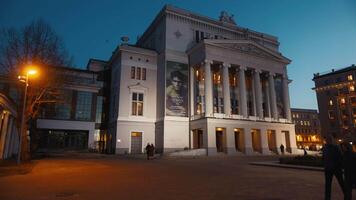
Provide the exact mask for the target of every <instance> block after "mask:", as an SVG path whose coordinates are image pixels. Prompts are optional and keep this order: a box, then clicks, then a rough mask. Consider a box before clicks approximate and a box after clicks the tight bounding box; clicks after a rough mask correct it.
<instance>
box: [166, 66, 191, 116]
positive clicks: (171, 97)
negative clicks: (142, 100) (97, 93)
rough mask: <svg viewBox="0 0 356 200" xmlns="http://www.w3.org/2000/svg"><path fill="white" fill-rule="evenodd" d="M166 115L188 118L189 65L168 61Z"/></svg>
mask: <svg viewBox="0 0 356 200" xmlns="http://www.w3.org/2000/svg"><path fill="white" fill-rule="evenodd" d="M166 115H167V116H180V117H187V116H188V65H187V64H183V63H178V62H172V61H167V65H166Z"/></svg>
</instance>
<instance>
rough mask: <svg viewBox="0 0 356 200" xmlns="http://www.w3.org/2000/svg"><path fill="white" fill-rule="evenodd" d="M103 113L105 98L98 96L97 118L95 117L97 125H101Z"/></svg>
mask: <svg viewBox="0 0 356 200" xmlns="http://www.w3.org/2000/svg"><path fill="white" fill-rule="evenodd" d="M102 113H103V97H102V96H97V98H96V117H95V122H96V123H101V118H102Z"/></svg>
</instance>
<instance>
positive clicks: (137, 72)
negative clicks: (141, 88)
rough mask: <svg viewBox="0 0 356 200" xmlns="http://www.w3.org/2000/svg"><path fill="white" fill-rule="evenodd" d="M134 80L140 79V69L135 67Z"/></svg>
mask: <svg viewBox="0 0 356 200" xmlns="http://www.w3.org/2000/svg"><path fill="white" fill-rule="evenodd" d="M136 79H137V80H140V79H141V67H137V69H136Z"/></svg>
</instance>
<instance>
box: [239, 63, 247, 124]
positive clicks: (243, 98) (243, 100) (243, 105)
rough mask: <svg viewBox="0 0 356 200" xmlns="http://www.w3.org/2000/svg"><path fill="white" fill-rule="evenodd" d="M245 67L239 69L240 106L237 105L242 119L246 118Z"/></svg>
mask: <svg viewBox="0 0 356 200" xmlns="http://www.w3.org/2000/svg"><path fill="white" fill-rule="evenodd" d="M245 70H246V68H245V67H242V66H241V67H240V70H239V83H240V84H239V86H240V87H239V89H240V91H239V93H240V102H239V103H240V105H239V109H240V112H239V113H241V114H240V115H242V116H243V117H245V118H247V99H246V78H245Z"/></svg>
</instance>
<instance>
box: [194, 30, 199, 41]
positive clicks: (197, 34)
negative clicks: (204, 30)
mask: <svg viewBox="0 0 356 200" xmlns="http://www.w3.org/2000/svg"><path fill="white" fill-rule="evenodd" d="M195 42H196V43H199V31H195Z"/></svg>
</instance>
